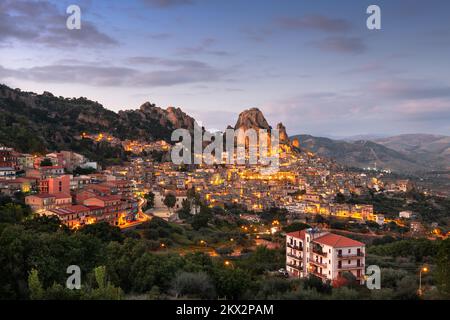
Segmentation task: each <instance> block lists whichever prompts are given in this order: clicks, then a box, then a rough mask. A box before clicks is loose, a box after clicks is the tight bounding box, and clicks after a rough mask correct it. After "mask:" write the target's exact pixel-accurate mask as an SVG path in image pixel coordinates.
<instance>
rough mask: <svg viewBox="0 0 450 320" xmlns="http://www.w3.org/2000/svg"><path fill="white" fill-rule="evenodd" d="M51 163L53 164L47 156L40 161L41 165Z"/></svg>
mask: <svg viewBox="0 0 450 320" xmlns="http://www.w3.org/2000/svg"><path fill="white" fill-rule="evenodd" d="M52 165H53V162H52V160H50V159H49V158H44V159H43V160H42V161H41V163H40V166H41V167H51V166H52Z"/></svg>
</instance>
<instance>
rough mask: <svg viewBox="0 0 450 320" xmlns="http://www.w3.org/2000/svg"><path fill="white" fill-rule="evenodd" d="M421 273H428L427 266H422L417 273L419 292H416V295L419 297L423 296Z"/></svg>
mask: <svg viewBox="0 0 450 320" xmlns="http://www.w3.org/2000/svg"><path fill="white" fill-rule="evenodd" d="M422 272H425V273H426V272H428V267H427V266H423V267H422V268H420V271H419V290H417V295H419V296H421V295H422V294H423V290H422Z"/></svg>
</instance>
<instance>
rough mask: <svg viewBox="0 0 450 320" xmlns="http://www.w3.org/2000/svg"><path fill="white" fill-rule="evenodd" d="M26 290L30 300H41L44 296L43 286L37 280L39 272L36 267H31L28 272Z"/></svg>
mask: <svg viewBox="0 0 450 320" xmlns="http://www.w3.org/2000/svg"><path fill="white" fill-rule="evenodd" d="M28 290H29V291H30V299H31V300H41V299H43V298H44V292H45V291H44V288H43V287H42V283H41V281H40V280H39V273H38V271H37V270H36V269H31V271H30V273H29V274H28Z"/></svg>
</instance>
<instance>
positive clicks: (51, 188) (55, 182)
mask: <svg viewBox="0 0 450 320" xmlns="http://www.w3.org/2000/svg"><path fill="white" fill-rule="evenodd" d="M70 180H71V176H69V175H63V176H59V177H55V178H47V179H41V180H39V183H38V190H39V193H70Z"/></svg>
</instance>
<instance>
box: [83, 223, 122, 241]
mask: <svg viewBox="0 0 450 320" xmlns="http://www.w3.org/2000/svg"><path fill="white" fill-rule="evenodd" d="M78 232H80V233H82V234H88V235H92V236H94V237H96V238H98V239H100V240H101V241H103V242H110V241H118V242H122V241H123V240H124V238H125V237H124V236H123V234H122V232H121V231H120V228H119V227H116V226H112V225H110V224H109V223H107V222H98V223H94V224H88V225H85V226H83V227H82V228H81V229H79V231H78Z"/></svg>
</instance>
